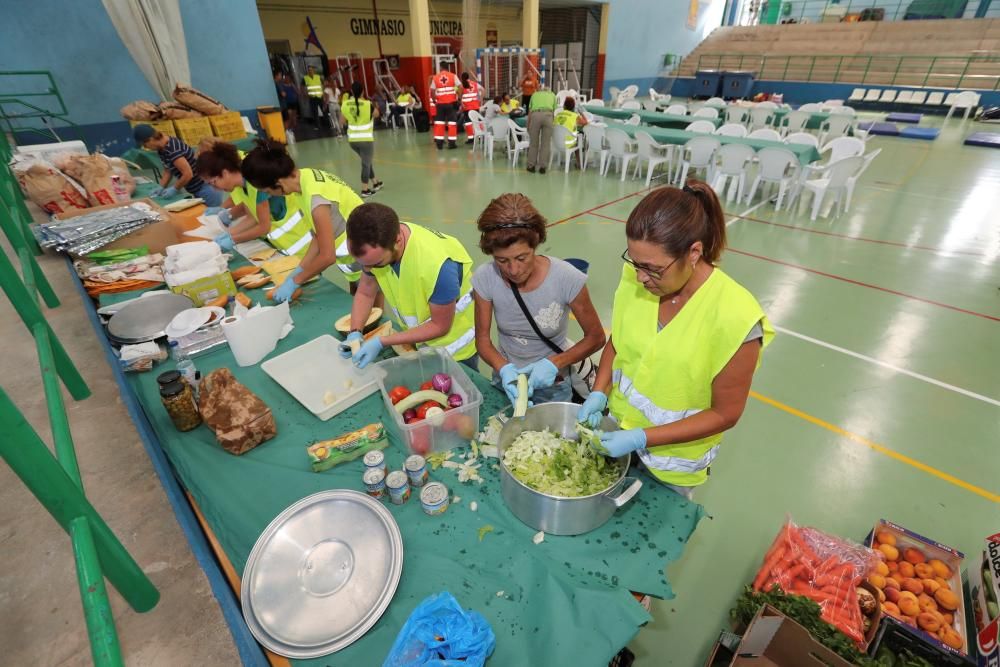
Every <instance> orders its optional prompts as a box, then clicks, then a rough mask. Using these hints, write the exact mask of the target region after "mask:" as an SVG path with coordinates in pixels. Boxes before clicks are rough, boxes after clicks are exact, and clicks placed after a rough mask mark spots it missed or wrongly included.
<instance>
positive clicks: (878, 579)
mask: <svg viewBox="0 0 1000 667" xmlns="http://www.w3.org/2000/svg"><path fill="white" fill-rule="evenodd" d="M868 583H869V584H871V585H872V586H874V587H875V588H885V577H883V576H882V575H881V574H869V575H868Z"/></svg>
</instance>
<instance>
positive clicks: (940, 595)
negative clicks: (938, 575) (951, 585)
mask: <svg viewBox="0 0 1000 667" xmlns="http://www.w3.org/2000/svg"><path fill="white" fill-rule="evenodd" d="M934 599H935V600H937V603H938V604H939V605H940V606H941V607H943V608H944V609H947V610H948V611H955V610H956V609H958V603H959V599H958V596H957V595H955V594H954V593H952V592H951V591H949V590H945V589H943V588H939V589H938V591H937V593H935V594H934Z"/></svg>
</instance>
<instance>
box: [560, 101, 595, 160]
mask: <svg viewBox="0 0 1000 667" xmlns="http://www.w3.org/2000/svg"><path fill="white" fill-rule="evenodd" d="M553 122H554V123H555V124H556V125H562V126H563V127H565V128H566V129H567V130H569V136H568V137H566V148H573V147H574V146H576V139H577V137H576V133H577V132H578V131H579V129H580V128H581V127H583V126H584V125H586V124H587V119H586V118H584V116H583V114H579V113H577V112H576V100H574V99H573V98H572V97H567V98H566V99H565V100H564V101H563V108H562V109H560V110H559V111H557V112H556V116H555V118H554V119H553Z"/></svg>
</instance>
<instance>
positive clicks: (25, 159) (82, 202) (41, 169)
mask: <svg viewBox="0 0 1000 667" xmlns="http://www.w3.org/2000/svg"><path fill="white" fill-rule="evenodd" d="M11 169H12V170H13V171H14V175H15V177H16V178H17V182H18V184H19V185H20V186H21V190H22V191H23V192H24V194H25V196H26V197H28V199H30V200H31V201H33V202H34V203H35V204H37V205H38V206H39V207H40V208H41V209H42V210H43V211H45V212H46V213H65V212H67V211H72V210H74V209H81V208H90V204H89V203H88V202H87V193H86V192H85V191H84V190H83V188H81V187H80V186H79V185H77V183H76V182H75V181H74V180H73V179H72V178H70V177H68V176H67V175H66V174H64V173H63V172H61V171H59V170H58V169H56V168H55V167H54V166H53V165H52V164H50V163H48V162H46V161H45V160H43V159H41V158H37V157H30V156H18V157H15V158H14V159H13V160H12V161H11Z"/></svg>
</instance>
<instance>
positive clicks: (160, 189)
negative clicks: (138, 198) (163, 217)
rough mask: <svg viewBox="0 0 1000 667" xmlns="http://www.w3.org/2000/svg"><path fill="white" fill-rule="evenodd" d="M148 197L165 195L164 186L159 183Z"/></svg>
mask: <svg viewBox="0 0 1000 667" xmlns="http://www.w3.org/2000/svg"><path fill="white" fill-rule="evenodd" d="M146 196H147V197H161V196H163V186H162V185H157V186H156V187H155V188H153V189H152V190H150V191H149V194H148V195H146Z"/></svg>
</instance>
